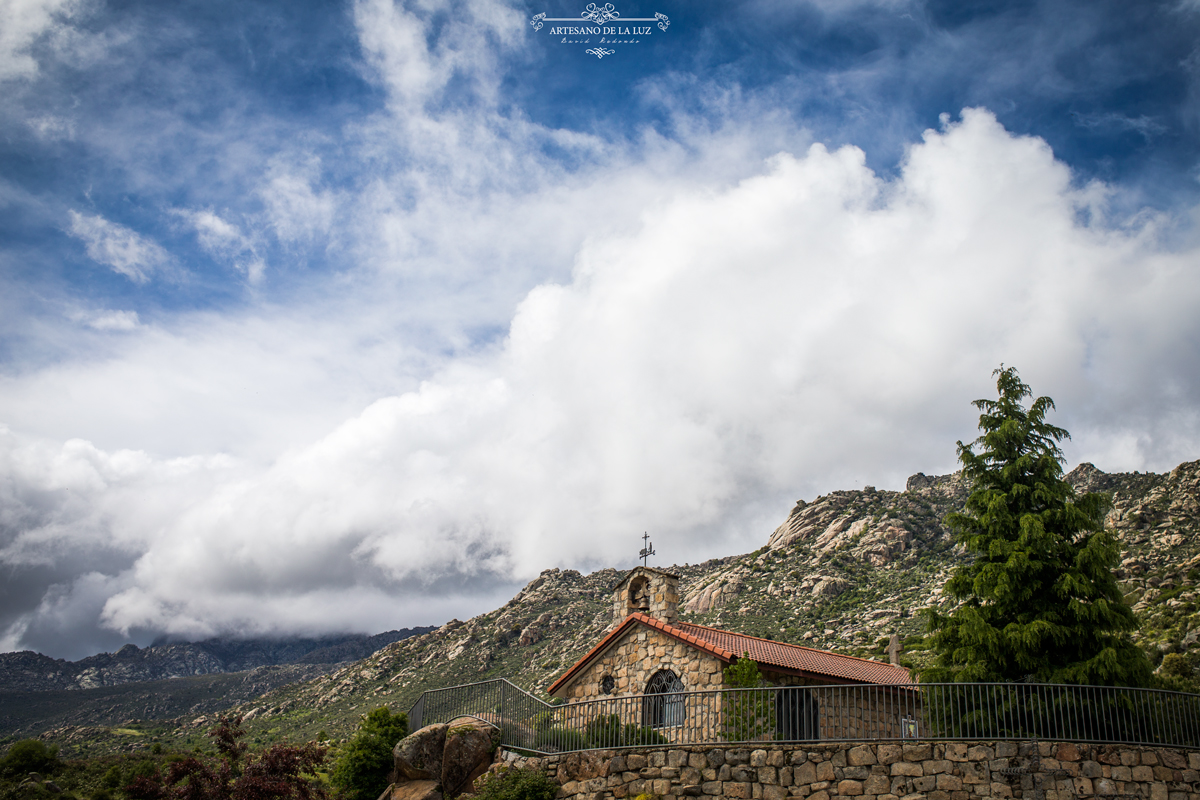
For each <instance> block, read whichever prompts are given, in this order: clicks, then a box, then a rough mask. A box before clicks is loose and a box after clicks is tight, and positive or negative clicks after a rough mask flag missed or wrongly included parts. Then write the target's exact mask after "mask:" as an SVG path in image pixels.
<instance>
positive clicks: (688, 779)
mask: <svg viewBox="0 0 1200 800" xmlns="http://www.w3.org/2000/svg"><path fill="white" fill-rule="evenodd" d="M703 780H704V777H703V776H702V775H701V774H700V770H698V769H696V768H695V767H684V768H683V769H681V770H679V782H680V783H683V784H687V785H688V786H692V785H695V784H697V783H700V782H701V781H703Z"/></svg>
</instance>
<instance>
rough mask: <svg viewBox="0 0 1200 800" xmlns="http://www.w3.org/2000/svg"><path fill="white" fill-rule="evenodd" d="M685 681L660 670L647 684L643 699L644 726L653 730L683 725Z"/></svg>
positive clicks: (669, 672) (668, 671)
mask: <svg viewBox="0 0 1200 800" xmlns="http://www.w3.org/2000/svg"><path fill="white" fill-rule="evenodd" d="M682 691H683V681H681V680H679V676H678V675H676V674H675V673H674V672H672V671H671V670H669V669H660V670H659V671H658V672H656V673H654V674H653V675H651V676H650V680H649V681H648V682H647V683H646V696H645V697H644V698H642V724H643V725H646V726H649V727H651V728H665V727H671V726H674V725H682V724H683V718H684V707H683V696H682V695H681V694H679V692H682Z"/></svg>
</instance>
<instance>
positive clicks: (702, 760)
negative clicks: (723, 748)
mask: <svg viewBox="0 0 1200 800" xmlns="http://www.w3.org/2000/svg"><path fill="white" fill-rule="evenodd" d="M688 766H689V767H695V768H696V769H704V768H705V767H707V766H708V758H706V757H705V755H704V753H688Z"/></svg>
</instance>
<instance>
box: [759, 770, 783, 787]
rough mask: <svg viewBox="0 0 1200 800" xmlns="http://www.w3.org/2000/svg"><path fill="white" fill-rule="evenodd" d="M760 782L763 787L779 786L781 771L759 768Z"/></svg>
mask: <svg viewBox="0 0 1200 800" xmlns="http://www.w3.org/2000/svg"><path fill="white" fill-rule="evenodd" d="M758 782H759V783H761V784H762V785H763V786H778V785H779V770H777V769H776V768H775V767H759V768H758Z"/></svg>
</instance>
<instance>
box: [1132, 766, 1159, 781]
mask: <svg viewBox="0 0 1200 800" xmlns="http://www.w3.org/2000/svg"><path fill="white" fill-rule="evenodd" d="M1131 772H1132V773H1133V774H1132V775H1131V776H1130V777H1131V779H1132V780H1135V781H1152V780H1154V768H1153V767H1147V766H1140V767H1134V768H1133V769H1132V770H1131Z"/></svg>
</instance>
